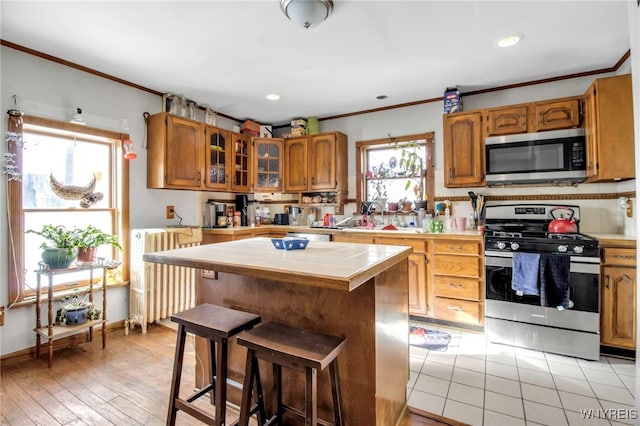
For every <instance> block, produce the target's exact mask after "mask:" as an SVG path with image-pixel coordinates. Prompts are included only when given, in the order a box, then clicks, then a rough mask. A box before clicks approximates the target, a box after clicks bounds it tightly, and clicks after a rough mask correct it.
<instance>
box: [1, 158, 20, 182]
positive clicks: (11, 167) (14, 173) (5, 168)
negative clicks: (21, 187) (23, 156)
mask: <svg viewBox="0 0 640 426" xmlns="http://www.w3.org/2000/svg"><path fill="white" fill-rule="evenodd" d="M15 156H16V154H12V153H10V152H5V154H4V159H3V160H2V173H4V174H6V175H7V179H8V180H15V181H19V180H20V172H19V171H18V166H16V164H15V163H16V162H15V160H14V159H13V157H15Z"/></svg>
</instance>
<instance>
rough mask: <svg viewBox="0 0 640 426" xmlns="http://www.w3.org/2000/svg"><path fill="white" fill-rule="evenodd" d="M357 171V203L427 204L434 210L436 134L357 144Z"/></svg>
mask: <svg viewBox="0 0 640 426" xmlns="http://www.w3.org/2000/svg"><path fill="white" fill-rule="evenodd" d="M356 168H357V177H356V179H357V201H358V203H360V202H362V201H373V200H380V199H383V200H384V199H386V200H387V201H388V202H398V201H400V200H402V199H406V200H407V201H411V202H413V201H416V200H426V202H427V207H426V208H427V210H430V211H432V210H433V196H434V178H433V169H434V166H433V132H430V133H424V134H418V135H408V136H402V137H393V138H385V139H377V140H370V141H358V142H356ZM385 208H386V207H385Z"/></svg>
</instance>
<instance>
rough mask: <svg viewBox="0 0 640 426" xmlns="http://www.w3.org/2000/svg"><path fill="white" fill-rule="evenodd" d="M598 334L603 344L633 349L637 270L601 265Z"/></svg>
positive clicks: (634, 345)
mask: <svg viewBox="0 0 640 426" xmlns="http://www.w3.org/2000/svg"><path fill="white" fill-rule="evenodd" d="M603 278H604V283H603V291H602V313H601V322H602V327H601V332H602V333H601V336H600V341H601V343H602V344H603V345H611V346H616V347H621V348H626V349H635V348H636V321H635V318H636V269H635V268H628V267H617V266H606V267H604V268H603Z"/></svg>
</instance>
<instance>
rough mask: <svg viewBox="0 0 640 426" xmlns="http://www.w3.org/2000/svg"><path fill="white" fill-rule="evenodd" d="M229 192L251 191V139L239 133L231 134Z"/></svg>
mask: <svg viewBox="0 0 640 426" xmlns="http://www.w3.org/2000/svg"><path fill="white" fill-rule="evenodd" d="M231 148H232V149H231V158H232V161H231V167H230V175H231V176H233V178H232V179H231V190H232V191H234V192H250V191H251V157H252V155H251V149H250V148H251V137H250V136H247V135H241V134H239V133H232V134H231Z"/></svg>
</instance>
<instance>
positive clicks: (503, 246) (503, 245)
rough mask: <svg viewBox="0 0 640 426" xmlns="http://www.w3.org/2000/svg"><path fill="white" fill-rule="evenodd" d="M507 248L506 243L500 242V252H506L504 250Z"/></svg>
mask: <svg viewBox="0 0 640 426" xmlns="http://www.w3.org/2000/svg"><path fill="white" fill-rule="evenodd" d="M505 247H507V245H506V244H505V242H504V241H498V248H499V249H500V250H504V249H505Z"/></svg>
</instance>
